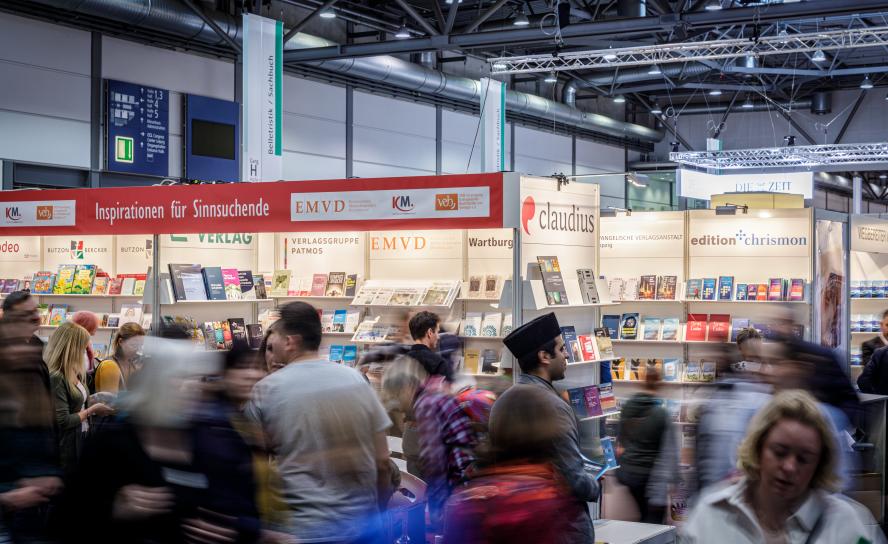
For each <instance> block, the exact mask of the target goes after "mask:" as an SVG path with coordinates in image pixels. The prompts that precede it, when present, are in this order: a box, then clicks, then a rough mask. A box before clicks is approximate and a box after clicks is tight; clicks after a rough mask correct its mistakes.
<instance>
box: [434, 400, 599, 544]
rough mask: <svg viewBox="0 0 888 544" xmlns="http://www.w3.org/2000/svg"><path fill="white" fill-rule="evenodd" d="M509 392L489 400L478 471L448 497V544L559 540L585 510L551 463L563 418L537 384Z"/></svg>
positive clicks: (550, 542)
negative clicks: (484, 444)
mask: <svg viewBox="0 0 888 544" xmlns="http://www.w3.org/2000/svg"><path fill="white" fill-rule="evenodd" d="M509 391H510V393H509V395H504V396H503V397H502V398H500V399H498V400H497V401H496V403H494V405H493V410H492V411H491V414H490V436H489V447H487V448H486V449H485V451H484V452H483V453H482V454H481V455H480V458H479V465H478V469H477V470H474V471H473V472H472V474H471V477H470V479H469V482H468V484H467V485H466V486H465V487H462V488H460V489H457V490H455V491H454V492H453V494H452V495H451V496H450V499H448V501H447V507H446V512H445V517H444V543H445V544H511V543H515V542H528V543H531V542H532V543H534V544H557V543H560V542H562V536H563V535H564V533H565V531H566V528H567V527H568V526H569V525H570V524H571V523H573V522H574V521H575V520H576V519H577V518H579V517H581V516H582V515H583V512H582V510H583V509H584V508H585V505H582V504H580V503H579V502H577V500H576V499H575V498H574V497H573V495H572V494H571V490H570V486H569V485H568V482H567V481H566V480H565V478H564V476H563V475H562V474H561V473H560V472H559V471H558V470H557V469H556V467H555V465H554V461H555V458H556V457H557V455H558V452H557V447H558V442H559V441H560V440H561V439H562V437H563V436H564V435H565V434H566V433H568V432H569V430H568V429H567V428H566V426H565V423H566V420H565V419H564V418H563V417H561V416H560V413H559V410H558V409H557V407H556V405H555V404H553V403H552V399H551V395H550V394H549V393H548V392H546V391H545V390H543V389H542V388H539V387H536V386H533V385H515V386H512V388H511V389H510V390H509ZM588 542H592V541H591V540H590V541H588Z"/></svg>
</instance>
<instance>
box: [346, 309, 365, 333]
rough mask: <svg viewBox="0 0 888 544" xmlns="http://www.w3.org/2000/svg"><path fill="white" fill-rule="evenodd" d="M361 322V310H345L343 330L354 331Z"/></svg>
mask: <svg viewBox="0 0 888 544" xmlns="http://www.w3.org/2000/svg"><path fill="white" fill-rule="evenodd" d="M360 323H361V310H347V311H346V312H345V332H352V333H353V332H355V330H357V328H358V325H359V324H360Z"/></svg>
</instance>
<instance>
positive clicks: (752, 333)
mask: <svg viewBox="0 0 888 544" xmlns="http://www.w3.org/2000/svg"><path fill="white" fill-rule="evenodd" d="M761 338H762V335H761V333H760V332H759V331H757V330H755V329H754V328H752V327H746V328H745V329H741V330H740V332H738V333H737V347H740V345H741V344H742V343H743V342H746V341H747V340H761Z"/></svg>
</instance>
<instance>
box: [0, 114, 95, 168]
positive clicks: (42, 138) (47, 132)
mask: <svg viewBox="0 0 888 544" xmlns="http://www.w3.org/2000/svg"><path fill="white" fill-rule="evenodd" d="M89 134H90V130H89V122H83V121H72V120H66V119H59V118H54V117H41V116H39V115H32V114H27V113H16V112H9V111H0V156H2V157H3V158H4V159H13V160H19V161H28V162H39V163H44V164H58V165H64V166H80V167H84V168H89Z"/></svg>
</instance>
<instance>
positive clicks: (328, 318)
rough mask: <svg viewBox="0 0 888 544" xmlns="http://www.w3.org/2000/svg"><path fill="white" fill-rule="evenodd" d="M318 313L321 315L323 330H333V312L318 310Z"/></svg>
mask: <svg viewBox="0 0 888 544" xmlns="http://www.w3.org/2000/svg"><path fill="white" fill-rule="evenodd" d="M318 315H319V316H320V317H321V332H322V333H327V332H333V312H331V311H330V310H327V311H324V310H318Z"/></svg>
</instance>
